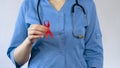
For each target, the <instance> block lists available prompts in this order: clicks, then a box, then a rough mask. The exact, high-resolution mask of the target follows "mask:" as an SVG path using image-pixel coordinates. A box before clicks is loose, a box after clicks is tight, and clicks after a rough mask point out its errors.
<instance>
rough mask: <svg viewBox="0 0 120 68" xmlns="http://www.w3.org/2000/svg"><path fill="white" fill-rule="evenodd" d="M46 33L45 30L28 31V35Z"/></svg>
mask: <svg viewBox="0 0 120 68" xmlns="http://www.w3.org/2000/svg"><path fill="white" fill-rule="evenodd" d="M44 34H45V32H40V31H35V30H31V31H28V35H44Z"/></svg>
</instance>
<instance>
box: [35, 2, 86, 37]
mask: <svg viewBox="0 0 120 68" xmlns="http://www.w3.org/2000/svg"><path fill="white" fill-rule="evenodd" d="M39 5H40V0H38V3H37V15H38V19H39V22H40V24H41V25H42V21H41V18H40V13H39ZM76 6H78V7H80V8H81V10H82V12H83V14H84V15H85V17H86V12H85V9H84V7H83V6H82V5H81V4H79V3H78V0H76V2H75V4H73V6H72V9H71V13H72V34H73V36H74V37H76V38H78V39H80V38H84V36H83V35H79V36H78V35H75V33H74V21H73V14H74V11H75V7H76ZM86 18H87V17H86Z"/></svg>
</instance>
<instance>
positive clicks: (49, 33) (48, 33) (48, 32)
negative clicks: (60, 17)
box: [44, 21, 53, 39]
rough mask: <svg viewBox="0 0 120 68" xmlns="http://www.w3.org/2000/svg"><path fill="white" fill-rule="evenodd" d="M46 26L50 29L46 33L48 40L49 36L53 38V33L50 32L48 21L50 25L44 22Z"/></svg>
mask: <svg viewBox="0 0 120 68" xmlns="http://www.w3.org/2000/svg"><path fill="white" fill-rule="evenodd" d="M44 26H45V27H48V30H47V32H46V33H45V37H46V38H47V39H48V35H50V37H51V38H53V33H52V32H51V30H50V22H49V21H48V23H47V24H46V21H44Z"/></svg>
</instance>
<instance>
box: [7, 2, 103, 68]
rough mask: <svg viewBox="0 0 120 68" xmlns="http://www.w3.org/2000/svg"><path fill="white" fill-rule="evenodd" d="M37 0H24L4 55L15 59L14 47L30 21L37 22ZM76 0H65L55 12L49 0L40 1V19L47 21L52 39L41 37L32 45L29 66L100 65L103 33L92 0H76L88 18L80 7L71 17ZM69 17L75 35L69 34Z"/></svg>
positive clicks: (67, 67)
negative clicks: (78, 36)
mask: <svg viewBox="0 0 120 68" xmlns="http://www.w3.org/2000/svg"><path fill="white" fill-rule="evenodd" d="M37 1H38V0H24V2H23V3H22V6H21V9H20V12H19V15H18V19H17V22H16V25H15V30H14V35H13V38H12V41H11V44H10V47H9V48H8V52H7V55H8V57H9V58H10V59H11V60H12V62H13V63H14V64H15V66H16V67H17V68H19V67H21V66H22V65H17V64H16V63H15V61H14V57H13V53H14V50H15V49H16V48H17V47H18V46H19V45H20V44H21V43H22V42H23V41H24V40H25V39H26V37H27V29H28V28H29V26H30V25H31V24H39V20H38V17H37V13H36V10H37ZM74 3H75V0H66V2H65V4H64V6H63V7H62V8H61V10H60V11H57V10H56V9H55V8H54V7H53V6H52V5H51V4H50V3H49V1H48V0H41V3H40V6H39V8H40V17H41V20H42V22H44V21H46V20H47V21H48V20H49V21H50V24H51V26H50V29H51V31H52V32H53V34H54V38H51V37H50V36H49V37H48V39H46V38H40V39H37V41H36V42H35V43H34V44H33V47H32V51H31V57H30V60H29V63H28V68H90V67H96V68H103V48H102V35H101V31H100V27H99V22H98V17H97V14H96V8H95V4H94V1H93V0H79V3H80V4H81V5H82V6H83V7H84V9H85V11H86V13H87V19H86V18H85V16H84V15H83V12H82V11H81V9H80V8H79V7H75V14H74V15H73V17H72V14H71V7H72V6H73V4H74ZM72 18H73V21H74V31H73V32H74V34H75V35H80V36H81V38H79V39H78V38H75V37H74V36H73V34H72V26H73V25H72Z"/></svg>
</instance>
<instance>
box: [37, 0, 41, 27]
mask: <svg viewBox="0 0 120 68" xmlns="http://www.w3.org/2000/svg"><path fill="white" fill-rule="evenodd" d="M39 5H40V0H38V3H37V16H38V19H39V23H40V25H42V21H41V19H40V13H39Z"/></svg>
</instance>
